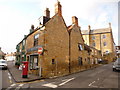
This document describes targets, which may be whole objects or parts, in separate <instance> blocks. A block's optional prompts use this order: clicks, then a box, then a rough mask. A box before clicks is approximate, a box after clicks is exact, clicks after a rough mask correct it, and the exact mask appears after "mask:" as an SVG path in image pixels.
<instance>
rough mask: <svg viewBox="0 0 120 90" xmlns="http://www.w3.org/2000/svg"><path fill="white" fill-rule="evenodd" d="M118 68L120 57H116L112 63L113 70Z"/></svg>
mask: <svg viewBox="0 0 120 90" xmlns="http://www.w3.org/2000/svg"><path fill="white" fill-rule="evenodd" d="M116 70H120V58H118V59H117V60H116V61H115V62H114V64H113V71H116Z"/></svg>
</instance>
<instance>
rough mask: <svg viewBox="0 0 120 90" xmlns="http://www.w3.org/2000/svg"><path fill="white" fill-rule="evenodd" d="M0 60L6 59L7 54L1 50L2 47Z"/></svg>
mask: <svg viewBox="0 0 120 90" xmlns="http://www.w3.org/2000/svg"><path fill="white" fill-rule="evenodd" d="M0 59H5V53H4V52H3V51H2V50H1V47H0Z"/></svg>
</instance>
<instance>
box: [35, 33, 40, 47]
mask: <svg viewBox="0 0 120 90" xmlns="http://www.w3.org/2000/svg"><path fill="white" fill-rule="evenodd" d="M38 39H39V34H35V36H34V46H37V45H38Z"/></svg>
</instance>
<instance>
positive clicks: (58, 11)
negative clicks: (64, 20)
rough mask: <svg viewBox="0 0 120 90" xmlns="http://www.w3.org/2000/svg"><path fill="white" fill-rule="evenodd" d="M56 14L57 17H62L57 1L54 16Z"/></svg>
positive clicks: (60, 7)
mask: <svg viewBox="0 0 120 90" xmlns="http://www.w3.org/2000/svg"><path fill="white" fill-rule="evenodd" d="M57 13H58V15H59V16H62V6H61V4H60V2H59V1H57V3H56V4H55V14H57Z"/></svg>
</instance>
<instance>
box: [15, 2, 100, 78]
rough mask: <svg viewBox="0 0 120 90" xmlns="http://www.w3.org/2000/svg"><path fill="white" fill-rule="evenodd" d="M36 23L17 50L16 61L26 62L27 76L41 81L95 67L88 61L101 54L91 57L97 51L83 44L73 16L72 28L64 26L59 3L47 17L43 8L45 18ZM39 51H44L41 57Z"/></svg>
mask: <svg viewBox="0 0 120 90" xmlns="http://www.w3.org/2000/svg"><path fill="white" fill-rule="evenodd" d="M38 20H39V26H38V27H37V28H35V29H34V26H33V25H32V26H31V29H30V33H29V34H28V35H26V36H25V37H24V39H23V40H22V41H21V42H20V43H19V44H18V45H17V47H16V49H17V54H16V55H17V59H18V61H19V62H20V63H21V62H22V61H28V62H29V73H32V74H35V75H39V76H40V77H43V78H47V77H53V76H63V75H67V74H69V73H74V72H78V71H81V70H83V69H87V68H90V67H92V66H94V65H93V64H94V63H93V62H92V61H91V60H92V59H93V61H94V58H95V57H96V58H97V59H99V58H100V57H99V56H100V55H101V53H98V54H97V55H96V56H94V54H95V53H94V52H95V50H96V52H99V50H97V49H95V48H91V47H89V46H88V45H86V44H84V39H83V37H82V34H81V30H80V26H79V25H78V18H77V17H76V16H73V17H72V25H70V26H68V27H67V26H66V23H65V21H64V19H63V17H62V6H61V4H60V2H59V1H58V2H57V3H56V4H55V15H54V16H52V17H51V18H50V11H49V8H46V10H45V15H44V16H41V17H40V18H39V19H38ZM40 48H43V52H42V53H41V54H39V53H38V50H39V49H40ZM92 52H93V54H92ZM91 55H93V56H94V57H91ZM95 65H97V63H96V64H95Z"/></svg>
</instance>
